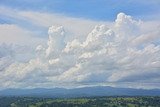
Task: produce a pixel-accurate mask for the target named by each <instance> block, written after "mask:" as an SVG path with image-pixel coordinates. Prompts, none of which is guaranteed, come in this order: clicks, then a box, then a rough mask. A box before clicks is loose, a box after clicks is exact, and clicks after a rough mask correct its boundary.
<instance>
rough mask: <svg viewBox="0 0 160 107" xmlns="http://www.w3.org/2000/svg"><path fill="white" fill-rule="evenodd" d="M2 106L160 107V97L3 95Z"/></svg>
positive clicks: (0, 99)
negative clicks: (35, 96)
mask: <svg viewBox="0 0 160 107" xmlns="http://www.w3.org/2000/svg"><path fill="white" fill-rule="evenodd" d="M0 107H160V97H88V98H69V99H67V98H66V99H65V98H63V99H52V98H33V97H1V98H0Z"/></svg>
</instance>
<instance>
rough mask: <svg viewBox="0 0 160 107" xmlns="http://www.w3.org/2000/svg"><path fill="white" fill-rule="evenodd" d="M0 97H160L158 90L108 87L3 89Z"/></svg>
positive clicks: (159, 90)
mask: <svg viewBox="0 0 160 107" xmlns="http://www.w3.org/2000/svg"><path fill="white" fill-rule="evenodd" d="M0 96H26V97H51V98H70V97H90V96H160V89H151V90H146V89H132V88H114V87H109V86H96V87H83V88H74V89H65V88H52V89H46V88H35V89H5V90H1V91H0Z"/></svg>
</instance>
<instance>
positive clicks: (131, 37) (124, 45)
mask: <svg viewBox="0 0 160 107" xmlns="http://www.w3.org/2000/svg"><path fill="white" fill-rule="evenodd" d="M142 26H143V22H142V21H137V20H134V19H133V18H132V17H131V16H128V15H125V14H124V13H119V14H118V15H117V19H116V20H115V22H114V26H112V27H110V26H107V25H97V26H95V28H94V29H93V30H92V31H91V32H90V33H89V34H88V35H87V36H86V39H85V40H84V41H81V40H80V39H78V38H76V39H73V40H70V41H65V40H64V39H65V38H67V35H66V33H65V30H64V28H63V27H62V26H60V27H55V26H52V27H50V28H49V30H48V34H49V38H48V42H47V45H46V46H43V45H39V46H37V48H36V54H37V55H36V57H35V58H33V59H30V61H28V62H26V63H20V62H16V61H15V62H13V63H12V64H10V65H9V66H7V67H6V68H5V69H3V71H1V72H0V75H1V77H0V84H1V86H2V87H22V86H23V87H28V86H30V87H51V86H53V87H56V86H61V87H63V86H67V84H68V86H69V84H71V85H72V86H77V84H78V86H79V85H83V84H94V85H96V84H102V85H103V84H105V85H107V84H109V83H112V84H123V85H124V86H125V83H131V84H130V85H129V86H133V87H134V85H132V84H136V83H142V84H143V83H148V84H152V85H153V87H156V86H155V84H154V83H157V82H160V79H159V76H160V72H159V71H160V45H159V43H157V42H156V43H157V44H155V43H151V42H150V41H146V42H144V40H146V39H145V38H146V36H144V34H143V28H142ZM154 30H155V29H153V31H152V32H154ZM155 32H156V33H154V39H155V38H158V37H159V36H158V35H160V33H159V32H157V31H155ZM151 34H152V33H150V32H149V33H148V35H147V34H146V32H145V35H147V38H150V36H152V35H151ZM79 38H80V37H79ZM143 38H144V39H143ZM140 39H142V40H140ZM141 41H142V42H143V43H142V42H141ZM136 43H137V44H136ZM1 60H2V58H1ZM11 77H12V78H11ZM4 81H5V82H4ZM142 84H141V85H142ZM142 87H145V85H144V86H142Z"/></svg>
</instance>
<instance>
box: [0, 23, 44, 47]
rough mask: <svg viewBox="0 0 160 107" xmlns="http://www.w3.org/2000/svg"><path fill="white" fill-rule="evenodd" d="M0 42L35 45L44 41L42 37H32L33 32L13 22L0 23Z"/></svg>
mask: <svg viewBox="0 0 160 107" xmlns="http://www.w3.org/2000/svg"><path fill="white" fill-rule="evenodd" d="M0 34H1V35H0V43H6V44H21V45H37V44H39V43H42V42H44V40H43V39H42V38H38V37H34V36H33V35H34V33H32V32H31V31H28V30H26V29H23V28H21V27H19V26H17V25H14V24H1V25H0Z"/></svg>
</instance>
